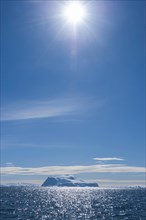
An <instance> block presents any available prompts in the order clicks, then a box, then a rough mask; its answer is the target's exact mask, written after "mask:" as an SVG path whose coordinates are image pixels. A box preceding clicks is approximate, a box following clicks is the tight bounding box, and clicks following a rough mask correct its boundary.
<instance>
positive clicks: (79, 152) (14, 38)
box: [1, 1, 145, 185]
mask: <svg viewBox="0 0 146 220" xmlns="http://www.w3.org/2000/svg"><path fill="white" fill-rule="evenodd" d="M66 4H67V2H64V1H2V2H1V12H2V13H1V14H2V15H1V16H2V22H1V31H2V36H1V48H2V53H1V63H2V67H1V79H2V80H1V81H2V83H1V84H2V87H1V153H2V158H1V159H2V160H1V166H2V173H3V176H2V177H3V182H16V181H19V182H21V181H23V182H24V181H25V182H26V181H28V182H38V183H41V182H42V181H43V180H44V179H45V178H46V177H47V176H48V175H50V174H52V175H53V174H54V175H56V174H57V175H59V174H67V173H71V174H75V175H77V176H78V177H82V178H84V179H88V180H91V179H92V180H95V181H96V180H97V181H99V183H100V184H101V185H108V184H110V185H112V184H113V185H114V184H115V185H119V184H120V183H121V184H125V185H131V184H134V185H137V184H140V185H144V170H145V169H144V166H145V157H144V152H145V143H144V139H145V128H144V116H145V107H144V104H145V103H144V102H145V92H144V91H145V11H144V8H145V1H85V2H84V1H83V3H82V4H83V5H84V7H85V8H86V13H87V16H86V19H85V21H84V22H83V23H82V24H79V25H78V26H76V30H75V31H76V33H74V28H73V26H72V25H71V24H70V23H69V22H68V21H67V19H65V18H64V17H63V16H62V12H63V10H64V7H65V5H66ZM94 158H98V159H97V160H95V159H94ZM56 166H57V167H58V169H57V167H56ZM45 167H46V168H45ZM123 167H124V168H123ZM18 168H19V169H18ZM31 168H33V170H31V171H30V169H31ZM75 168H76V169H75ZM23 169H26V172H24V170H23ZM56 169H57V170H56ZM51 170H53V172H51ZM75 170H76V171H75ZM30 173H31V174H32V175H30ZM119 180H120V183H119Z"/></svg>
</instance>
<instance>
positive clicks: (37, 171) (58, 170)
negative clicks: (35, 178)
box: [1, 164, 146, 175]
mask: <svg viewBox="0 0 146 220" xmlns="http://www.w3.org/2000/svg"><path fill="white" fill-rule="evenodd" d="M106 172H108V173H129V172H135V173H136V172H138V173H140V172H146V168H145V167H137V166H127V165H123V164H108V165H105V164H104V165H90V166H46V167H37V168H28V167H27V168H24V167H1V174H11V175H12V174H13V175H16V174H19V175H64V174H80V173H106Z"/></svg>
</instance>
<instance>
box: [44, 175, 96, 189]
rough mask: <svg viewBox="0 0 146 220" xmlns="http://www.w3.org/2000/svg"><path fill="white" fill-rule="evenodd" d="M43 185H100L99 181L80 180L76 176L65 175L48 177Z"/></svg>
mask: <svg viewBox="0 0 146 220" xmlns="http://www.w3.org/2000/svg"><path fill="white" fill-rule="evenodd" d="M42 186H46V187H47V186H48V187H52V186H58V187H65V186H66V187H98V184H97V183H88V182H85V181H83V180H78V179H77V178H75V177H74V176H69V175H67V176H63V177H48V178H47V179H46V180H45V182H44V183H43V184H42Z"/></svg>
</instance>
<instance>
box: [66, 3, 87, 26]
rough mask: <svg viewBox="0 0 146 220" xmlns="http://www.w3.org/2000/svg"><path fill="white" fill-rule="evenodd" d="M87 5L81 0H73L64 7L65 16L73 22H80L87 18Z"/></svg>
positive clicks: (74, 23) (76, 23)
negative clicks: (80, 0)
mask: <svg viewBox="0 0 146 220" xmlns="http://www.w3.org/2000/svg"><path fill="white" fill-rule="evenodd" d="M85 14H86V13H85V7H84V5H83V4H81V2H79V1H72V2H70V3H69V4H68V5H66V6H65V8H64V16H65V18H66V20H67V21H68V22H69V23H71V24H73V25H78V24H80V23H81V22H82V21H83V20H84V18H85Z"/></svg>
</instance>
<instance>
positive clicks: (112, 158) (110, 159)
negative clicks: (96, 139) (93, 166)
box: [93, 157, 124, 161]
mask: <svg viewBox="0 0 146 220" xmlns="http://www.w3.org/2000/svg"><path fill="white" fill-rule="evenodd" d="M93 160H96V161H114V160H118V161H119V160H124V159H123V158H118V157H96V158H93Z"/></svg>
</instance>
